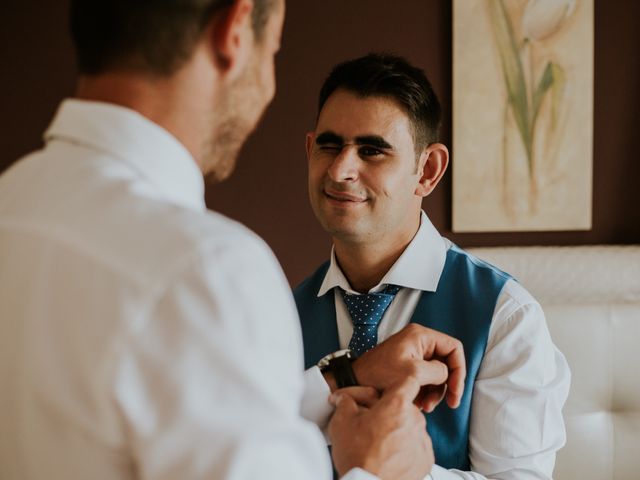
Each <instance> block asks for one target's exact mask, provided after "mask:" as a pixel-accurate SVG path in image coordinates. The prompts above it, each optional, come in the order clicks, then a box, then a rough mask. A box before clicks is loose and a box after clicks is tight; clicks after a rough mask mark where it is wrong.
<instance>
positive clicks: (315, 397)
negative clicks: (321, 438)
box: [300, 367, 333, 436]
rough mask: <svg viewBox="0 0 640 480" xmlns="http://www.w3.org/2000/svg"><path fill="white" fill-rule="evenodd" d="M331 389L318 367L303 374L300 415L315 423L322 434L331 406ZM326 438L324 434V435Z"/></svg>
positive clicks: (330, 412) (329, 415) (331, 411)
mask: <svg viewBox="0 0 640 480" xmlns="http://www.w3.org/2000/svg"><path fill="white" fill-rule="evenodd" d="M329 395H331V389H330V388H329V385H327V382H326V381H325V379H324V376H323V375H322V373H321V372H320V369H319V368H318V367H311V368H309V369H308V370H306V371H305V372H304V392H303V394H302V406H301V408H300V414H301V415H302V416H303V417H304V418H306V419H307V420H309V421H310V422H313V423H315V424H316V425H317V426H318V427H319V428H320V430H322V431H323V432H324V431H325V430H326V427H327V424H328V423H329V418H330V417H331V414H332V413H333V406H332V405H331V404H330V403H329ZM325 436H326V434H325Z"/></svg>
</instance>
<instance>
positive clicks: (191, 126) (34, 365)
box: [0, 0, 461, 480]
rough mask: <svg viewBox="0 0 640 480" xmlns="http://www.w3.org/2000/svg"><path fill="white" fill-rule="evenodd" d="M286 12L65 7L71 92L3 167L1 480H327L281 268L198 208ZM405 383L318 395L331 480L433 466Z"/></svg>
mask: <svg viewBox="0 0 640 480" xmlns="http://www.w3.org/2000/svg"><path fill="white" fill-rule="evenodd" d="M283 17H284V2H283V1H282V0H255V1H252V0H226V1H223V0H209V1H207V0H200V1H196V0H164V1H161V2H160V1H157V0H141V1H136V2H131V1H129V0H102V1H95V0H75V1H72V2H71V29H72V34H73V39H74V43H75V46H76V50H77V56H78V65H79V70H80V72H81V76H80V79H79V85H78V90H77V95H76V97H77V98H74V99H69V100H65V101H64V102H63V103H62V105H61V106H60V108H59V110H58V113H57V114H56V117H55V119H54V120H53V122H52V124H51V125H50V127H49V129H48V130H47V132H46V133H45V141H46V145H45V147H44V149H42V150H40V151H37V152H34V153H32V154H30V155H28V156H27V157H25V158H24V159H22V160H20V161H19V162H17V163H16V164H15V165H14V166H13V167H12V168H10V169H9V170H8V171H7V172H6V173H5V174H4V175H3V176H2V177H0V431H1V432H2V434H1V436H0V478H1V479H3V480H4V479H44V478H47V479H65V480H68V479H75V478H81V479H91V480H103V479H104V480H114V479H134V478H145V479H155V480H163V479H178V478H179V479H205V478H206V479H223V478H224V479H234V480H240V479H255V478H260V479H274V480H275V479H282V478H295V479H311V480H313V479H327V478H330V475H331V469H330V461H329V456H328V452H327V450H326V447H325V445H324V441H323V438H322V435H321V434H320V432H319V430H318V429H317V427H316V426H315V425H313V424H312V423H310V422H307V421H306V420H304V419H303V418H302V417H301V416H300V413H299V412H300V400H301V396H302V392H303V378H302V373H301V372H302V370H301V367H302V345H301V340H300V335H299V325H298V319H297V315H296V312H295V306H294V303H293V301H292V297H291V294H290V291H289V290H288V286H287V283H286V281H285V278H284V276H283V274H282V272H281V270H280V269H279V266H278V264H277V262H276V260H275V258H274V256H273V254H272V253H271V251H270V250H269V249H268V248H267V246H266V245H265V244H264V243H263V242H262V241H261V240H260V239H259V238H258V237H256V236H255V235H254V234H252V233H251V232H250V231H248V230H247V229H245V228H244V227H242V226H241V225H239V224H237V223H235V222H233V221H231V220H229V219H227V218H224V217H222V216H221V215H218V214H215V213H213V212H208V211H207V210H206V208H205V205H204V200H203V193H204V182H203V175H207V176H209V177H211V178H213V179H215V180H222V179H224V178H226V177H227V176H228V175H229V174H230V173H231V171H232V169H233V164H234V159H235V157H236V154H237V152H238V149H239V148H240V146H241V145H242V143H243V141H244V140H245V139H246V137H247V135H249V133H250V132H251V131H252V130H253V128H254V127H255V125H256V124H257V122H258V119H259V117H260V115H261V114H262V112H263V110H264V108H265V107H266V105H267V104H268V103H269V101H270V100H271V98H272V96H273V94H274V89H275V85H274V75H273V56H274V54H275V52H276V51H277V50H278V47H279V38H280V32H281V29H282V22H283ZM432 338H433V342H435V343H436V344H438V345H444V344H449V345H450V346H451V349H452V352H453V353H452V355H455V353H456V352H457V353H458V354H460V355H461V351H460V349H459V346H457V345H455V344H452V343H451V340H450V339H449V340H447V339H446V337H444V336H441V337H436V336H434V337H432ZM441 339H442V342H441V341H440V340H441ZM423 356H424V355H423ZM449 363H452V362H449ZM422 367H423V373H422V377H423V378H421V379H419V380H420V383H423V384H424V383H431V382H432V381H433V382H435V383H442V382H444V381H446V380H447V372H446V368H445V367H444V364H443V363H441V362H439V361H435V360H434V361H432V362H430V363H429V362H424V365H422ZM430 372H431V373H430ZM426 377H430V378H426ZM449 382H451V380H449ZM456 388H459V386H457V387H456ZM418 390H419V383H418V381H417V377H412V378H409V379H408V380H407V381H404V382H399V383H397V384H396V385H395V386H394V387H393V388H392V389H390V390H389V391H387V392H385V393H384V394H383V395H382V396H381V397H380V398H377V395H376V392H375V390H373V389H371V388H369V389H366V388H361V389H357V388H356V389H352V390H351V393H343V394H337V395H333V396H332V397H331V401H332V403H333V404H334V405H335V406H336V412H335V414H334V416H333V418H332V420H331V424H330V426H329V430H330V432H331V436H332V438H333V442H334V458H335V460H336V465H339V469H340V473H343V474H345V477H344V478H349V479H372V478H384V479H391V478H401V479H417V478H422V476H424V474H425V473H426V472H428V471H429V469H430V468H431V464H432V462H433V452H432V449H431V445H430V439H429V437H428V435H427V434H426V432H425V428H424V426H425V425H424V418H423V416H422V414H421V413H420V411H419V410H418V408H417V407H415V406H414V405H413V403H412V401H413V400H414V398H415V397H416V396H417V395H418ZM355 400H357V401H358V402H360V404H361V405H358V404H357V403H356V402H355ZM454 401H457V399H455V400H454ZM376 475H377V476H376Z"/></svg>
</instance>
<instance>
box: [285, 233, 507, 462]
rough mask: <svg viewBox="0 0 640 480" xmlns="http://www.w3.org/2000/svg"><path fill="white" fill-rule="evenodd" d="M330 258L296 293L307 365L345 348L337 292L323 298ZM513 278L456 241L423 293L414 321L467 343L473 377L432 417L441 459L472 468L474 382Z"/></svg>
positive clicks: (429, 427) (431, 431)
mask: <svg viewBox="0 0 640 480" xmlns="http://www.w3.org/2000/svg"><path fill="white" fill-rule="evenodd" d="M328 268H329V262H326V263H325V264H323V265H322V266H321V267H320V268H319V269H318V270H316V272H315V273H314V274H313V275H311V276H310V277H309V278H307V279H306V280H305V281H303V282H302V283H301V284H300V285H299V286H298V287H297V288H296V289H295V290H294V296H295V299H296V304H297V307H298V312H299V314H300V321H301V324H302V336H303V341H304V360H305V368H310V367H312V366H314V365H315V364H316V363H317V362H318V360H320V359H321V358H322V357H324V356H325V355H327V354H329V353H331V352H335V351H336V350H339V349H340V346H339V343H338V327H337V324H336V311H335V298H334V293H333V290H330V291H329V292H327V293H326V294H325V295H323V296H321V297H318V296H317V295H318V291H319V290H320V286H321V285H322V281H323V280H324V277H325V275H326V272H327V269H328ZM509 278H511V277H509V275H507V274H505V273H504V272H501V271H500V270H498V269H496V268H495V267H492V266H491V265H489V264H487V263H484V262H482V261H480V260H478V259H477V258H475V257H473V256H471V255H469V254H468V253H466V252H464V251H463V250H461V249H460V248H458V247H456V246H455V245H454V246H452V247H451V248H450V249H449V251H448V252H447V258H446V261H445V265H444V270H443V272H442V275H441V277H440V281H439V283H438V287H437V290H436V291H435V292H423V293H422V295H421V297H420V300H419V302H418V305H417V306H416V310H415V312H414V314H413V317H412V318H411V322H413V323H418V324H420V325H424V326H425V327H429V328H432V329H434V330H438V331H440V332H444V333H446V334H447V335H450V336H452V337H455V338H457V339H459V340H460V341H461V342H462V344H463V345H464V354H465V357H466V363H467V378H466V379H465V386H464V394H463V396H462V401H461V403H460V406H459V407H458V408H457V409H455V410H454V409H451V408H449V407H448V406H447V405H446V403H445V402H442V403H441V404H440V405H438V407H436V409H435V410H434V411H433V412H432V413H430V414H428V415H427V431H428V432H429V435H430V436H431V440H432V443H433V449H434V452H435V458H436V463H437V464H438V465H440V466H441V467H443V468H447V469H450V468H456V469H459V470H469V451H468V450H469V446H468V443H469V416H470V413H471V396H472V394H473V383H474V381H475V378H476V376H477V374H478V369H479V368H480V363H481V362H482V357H483V356H484V351H485V349H486V346H487V338H488V335H489V326H490V325H491V319H492V317H493V311H494V309H495V306H496V302H497V300H498V296H499V295H500V292H501V291H502V287H503V286H504V284H505V283H506V282H507V280H508V279H509Z"/></svg>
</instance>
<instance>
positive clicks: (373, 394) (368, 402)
mask: <svg viewBox="0 0 640 480" xmlns="http://www.w3.org/2000/svg"><path fill="white" fill-rule="evenodd" d="M336 395H348V396H349V397H351V398H352V399H353V400H354V401H355V402H356V404H357V405H359V406H361V407H366V408H371V407H372V406H373V405H374V404H375V403H376V402H377V401H378V400H379V399H380V393H379V392H378V390H376V389H375V388H373V387H362V386H357V387H346V388H341V389H340V390H336V391H335V392H334V393H333V394H331V396H330V397H329V402H331V403H332V404H334V402H333V401H332V397H334V396H336ZM334 405H335V404H334Z"/></svg>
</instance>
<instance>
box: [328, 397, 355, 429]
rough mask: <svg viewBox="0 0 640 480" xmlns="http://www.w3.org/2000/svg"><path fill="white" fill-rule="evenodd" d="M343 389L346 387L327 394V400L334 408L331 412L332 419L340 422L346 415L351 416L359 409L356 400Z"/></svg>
mask: <svg viewBox="0 0 640 480" xmlns="http://www.w3.org/2000/svg"><path fill="white" fill-rule="evenodd" d="M344 390H346V389H341V390H336V391H335V392H334V393H332V394H331V395H330V396H329V402H330V403H331V405H333V406H334V407H335V408H336V409H335V411H334V412H333V417H332V421H337V422H340V420H342V419H344V418H346V417H353V416H354V415H357V414H358V412H359V410H360V407H358V404H357V403H356V401H355V400H354V399H353V398H352V397H351V396H350V395H349V394H347V393H345V392H344Z"/></svg>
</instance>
